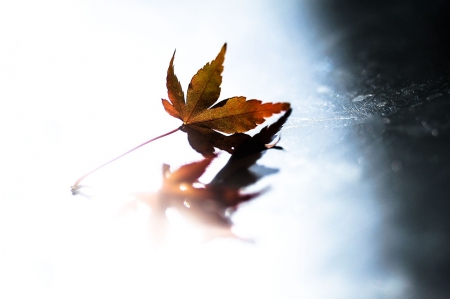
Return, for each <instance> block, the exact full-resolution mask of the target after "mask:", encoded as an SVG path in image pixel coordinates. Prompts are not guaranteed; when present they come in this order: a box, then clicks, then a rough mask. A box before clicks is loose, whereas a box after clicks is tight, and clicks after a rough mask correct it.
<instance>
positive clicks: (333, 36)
mask: <svg viewBox="0 0 450 299" xmlns="http://www.w3.org/2000/svg"><path fill="white" fill-rule="evenodd" d="M313 7H314V8H313V11H314V12H315V14H316V15H317V16H318V18H317V22H318V23H320V24H319V27H320V30H319V32H318V33H317V34H316V35H315V42H316V43H317V45H319V46H318V47H319V48H320V51H318V52H319V53H320V55H324V56H325V57H327V59H329V61H330V63H332V64H333V68H331V70H330V71H329V72H325V73H324V72H318V75H317V76H318V77H319V80H321V81H322V82H325V83H326V84H329V85H332V86H333V88H334V89H335V90H337V91H338V93H339V94H340V95H343V96H340V97H334V99H333V101H334V104H335V109H336V110H337V112H340V113H343V114H344V113H346V112H347V111H352V113H356V114H357V115H358V114H359V115H360V116H366V118H365V119H364V121H362V122H360V123H359V124H357V125H355V126H354V129H355V130H354V132H352V133H349V134H348V135H347V137H346V138H347V139H348V140H350V139H351V140H352V141H354V140H356V142H357V144H358V145H359V147H360V150H361V151H362V152H363V153H364V154H365V158H366V159H365V161H367V162H366V163H367V165H366V167H365V175H367V176H370V177H371V179H373V180H375V182H376V183H377V189H378V197H379V198H380V200H381V201H382V202H383V204H384V205H385V206H386V209H387V210H390V212H389V213H388V217H387V219H386V222H385V224H384V227H385V228H384V229H383V236H380V242H382V243H383V248H384V255H385V257H386V260H385V261H384V262H385V263H386V264H387V265H390V266H392V267H399V268H400V269H402V270H403V271H405V272H407V273H408V274H409V276H410V277H411V278H412V282H413V286H412V288H413V292H412V293H413V294H415V295H416V298H450V283H449V281H450V239H449V236H450V132H449V127H450V95H449V93H450V84H449V74H450V51H449V50H450V48H449V38H450V2H448V1H352V0H335V1H333V0H330V1H319V2H316V3H315V4H313ZM318 59H320V58H318ZM357 95H369V97H368V99H366V100H363V101H352V100H351V99H354V98H355V97H356V96H357Z"/></svg>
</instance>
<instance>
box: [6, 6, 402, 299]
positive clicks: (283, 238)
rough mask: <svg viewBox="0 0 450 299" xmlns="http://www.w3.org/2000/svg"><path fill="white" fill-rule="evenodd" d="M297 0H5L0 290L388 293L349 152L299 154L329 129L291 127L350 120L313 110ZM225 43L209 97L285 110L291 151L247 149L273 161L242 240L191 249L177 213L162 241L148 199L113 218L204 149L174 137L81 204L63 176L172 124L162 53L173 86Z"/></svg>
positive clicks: (96, 179) (393, 285) (128, 294)
mask: <svg viewBox="0 0 450 299" xmlns="http://www.w3.org/2000/svg"><path fill="white" fill-rule="evenodd" d="M307 4H308V2H307V1H304V2H297V1H269V0H267V1H256V0H255V1H245V2H244V1H234V0H228V1H140V0H135V1H120V0H117V1H106V0H105V1H100V0H96V1H46V0H44V1H2V2H1V3H0V103H1V106H0V140H1V147H0V165H1V170H0V182H1V191H0V197H1V198H0V242H1V243H0V297H2V298H83V299H85V298H375V296H386V295H389V296H390V297H389V298H396V296H400V294H402V291H403V289H404V288H405V286H407V282H406V281H405V280H404V278H403V276H402V275H401V273H390V272H389V273H388V272H386V271H385V270H383V267H381V266H379V265H378V261H379V252H378V249H377V248H378V247H377V244H376V233H377V231H378V230H377V227H378V226H379V222H380V221H381V220H380V217H381V216H380V211H379V207H377V206H376V205H375V204H374V202H373V201H371V200H370V198H371V195H370V194H371V190H372V189H371V188H372V187H371V186H370V185H369V184H366V183H363V182H362V181H361V177H360V169H359V166H358V164H357V163H356V164H355V163H352V162H349V161H346V160H333V161H330V160H326V158H323V159H319V160H311V159H309V158H310V153H311V152H314V150H315V148H314V146H316V147H317V148H318V147H326V145H327V144H329V143H332V142H333V140H336V139H339V136H338V135H336V134H335V133H336V132H332V133H333V135H331V134H330V135H326V132H329V131H324V132H325V134H323V132H322V131H321V133H320V134H318V135H317V136H316V135H315V133H317V129H315V128H316V127H317V126H319V127H320V128H323V127H324V125H323V122H319V123H320V125H317V124H316V125H315V123H314V122H312V123H309V122H308V125H304V124H303V123H304V121H310V120H311V119H314V118H318V119H319V118H322V119H323V118H327V117H328V118H329V119H331V120H330V124H331V126H332V127H337V128H341V127H344V126H345V125H343V124H342V123H341V122H340V121H343V120H346V119H348V118H346V117H340V118H339V117H338V118H335V117H334V116H331V118H330V116H329V115H324V113H323V112H321V107H326V106H327V103H325V102H321V100H320V94H321V93H324V92H325V93H326V92H331V91H330V89H329V88H330V87H327V86H320V84H316V83H314V78H312V76H311V75H310V74H311V72H310V71H311V70H313V69H315V68H316V69H317V65H314V62H313V61H312V58H311V57H312V54H313V53H315V49H314V45H312V44H311V42H310V41H311V40H310V38H309V37H310V33H311V31H313V30H314V27H313V26H314V24H313V23H310V19H311V16H310V15H309V11H308V9H307V8H308V5H307ZM224 42H227V43H228V52H227V54H226V59H225V71H224V74H223V76H224V77H223V78H224V79H223V84H222V95H221V98H227V97H230V96H236V95H245V96H248V97H250V98H258V99H261V100H264V101H289V102H291V103H292V104H293V107H294V114H293V116H292V117H291V119H290V121H289V123H288V124H287V125H286V128H285V129H284V133H283V134H284V135H283V138H282V143H283V145H284V146H285V147H286V149H287V151H286V152H281V151H274V152H270V153H268V154H267V155H266V156H265V157H264V159H263V160H262V161H261V163H262V164H264V165H266V166H267V167H274V168H279V169H280V172H279V173H278V174H275V175H273V176H269V177H267V178H264V179H263V181H262V182H261V184H260V185H258V186H257V187H256V189H257V188H258V187H261V188H263V187H265V186H269V185H270V186H271V187H272V189H271V191H270V192H268V193H267V194H265V195H264V196H262V197H261V198H259V199H257V200H255V201H254V202H252V203H250V204H248V205H245V206H244V207H243V208H242V210H241V211H239V212H238V213H237V214H236V217H235V219H234V220H235V221H236V223H237V226H236V229H237V231H238V232H241V233H242V234H243V235H244V236H246V237H249V238H252V239H254V240H255V243H254V244H251V243H245V242H241V241H236V240H221V239H219V240H215V241H212V242H210V243H206V244H203V243H201V242H200V241H199V240H198V236H197V234H196V232H195V231H190V230H188V229H186V225H185V224H183V223H181V224H179V225H178V226H177V225H176V223H175V227H177V228H176V229H174V232H173V235H172V237H171V239H170V240H169V242H168V244H166V246H165V247H163V248H159V249H155V248H153V247H152V246H151V242H150V238H149V227H148V217H149V214H148V211H147V210H146V209H145V208H143V207H141V209H138V210H137V211H135V212H131V213H128V214H126V215H122V216H118V213H119V211H120V209H121V207H122V206H123V205H124V204H126V203H127V202H128V201H129V200H131V199H132V196H131V194H132V193H134V192H141V191H151V190H157V188H158V186H159V184H160V173H161V171H160V169H161V165H162V163H164V162H166V163H170V164H171V165H173V166H175V167H176V166H179V165H181V164H183V163H188V162H191V161H195V160H198V159H199V158H200V156H199V155H198V154H196V153H195V152H194V151H193V150H192V149H190V148H189V145H188V143H187V141H186V136H185V135H183V134H182V133H176V134H175V135H171V136H170V137H166V138H165V139H163V140H158V141H156V142H155V143H153V144H151V145H147V146H146V147H144V148H142V149H140V150H139V151H137V152H135V153H133V154H132V155H130V156H128V157H126V158H123V159H122V160H120V161H117V162H115V163H114V164H112V165H110V166H107V167H106V168H104V169H103V170H101V171H99V172H98V173H96V174H94V175H92V177H89V178H88V179H86V181H84V182H83V184H85V185H88V186H89V187H87V188H85V189H84V190H85V192H86V193H87V194H89V195H91V199H87V198H85V197H82V196H78V197H73V196H72V195H71V194H70V192H69V187H70V186H71V184H72V183H73V182H74V181H75V180H76V179H77V178H78V177H79V176H80V175H82V174H84V173H85V172H87V171H88V170H90V169H92V168H94V167H96V166H98V165H99V164H101V163H103V162H105V161H107V160H109V159H110V158H112V157H114V156H116V155H117V154H119V153H122V152H124V151H126V150H128V149H129V148H131V147H133V146H135V145H137V144H139V143H141V142H143V141H145V140H147V139H149V138H151V137H154V136H157V135H159V134H162V133H165V132H167V131H169V130H172V129H174V128H176V127H177V126H179V125H180V123H179V121H178V120H176V119H172V118H171V117H170V116H168V115H167V114H166V113H165V112H164V110H163V108H162V105H161V101H160V99H161V98H162V97H166V94H167V92H166V88H165V76H166V71H167V67H168V63H169V60H170V57H171V55H172V53H173V51H174V49H175V48H176V49H177V55H176V59H175V72H176V74H177V75H178V77H179V79H180V81H181V83H182V85H183V87H184V90H186V89H187V84H188V82H189V80H190V78H191V76H192V75H193V74H194V73H195V72H196V71H197V69H199V68H200V67H202V66H203V65H204V64H205V63H206V62H208V61H210V60H211V59H213V58H214V57H215V56H216V55H217V53H218V51H219V50H220V47H221V46H222V45H223V43H224ZM319 67H320V66H319ZM322 67H323V65H322ZM325 67H328V66H326V65H325ZM349 119H351V118H349ZM336 121H338V125H336ZM337 132H338V133H339V132H342V131H340V130H337ZM314 136H315V137H314ZM304 140H309V142H310V143H311V144H313V145H314V146H312V147H308V146H306V145H305V144H304V142H305V141H304ZM330 140H331V141H330ZM314 156H315V155H314ZM224 158H226V155H225V156H224ZM220 163H222V162H220V161H219V165H217V166H213V167H212V168H211V170H210V171H211V173H214V170H217V169H219V167H220ZM214 167H215V168H214ZM319 180H320V182H321V183H320V185H319V184H318V183H317V182H318V181H319ZM351 187H353V188H354V189H355V191H354V192H353V191H352V192H350V193H349V192H348V191H347V190H351ZM330 194H333V196H334V197H333V198H329V195H330ZM361 198H364V199H365V200H364V201H361V200H360V199H361ZM349 206H351V207H352V209H351V210H350V211H349V210H348V207H349ZM342 219H344V221H342ZM175 222H176V221H175ZM355 240H356V241H355ZM355 242H356V243H355ZM349 244H350V245H349ZM376 298H384V297H376ZM399 298H400V297H399Z"/></svg>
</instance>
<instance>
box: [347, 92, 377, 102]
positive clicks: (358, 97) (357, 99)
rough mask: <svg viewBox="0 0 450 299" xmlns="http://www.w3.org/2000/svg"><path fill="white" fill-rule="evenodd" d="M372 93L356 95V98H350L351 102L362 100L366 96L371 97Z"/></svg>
mask: <svg viewBox="0 0 450 299" xmlns="http://www.w3.org/2000/svg"><path fill="white" fill-rule="evenodd" d="M373 96H374V95H373V94H371V93H369V94H366V95H362V94H361V95H359V96H357V97H356V98H353V100H352V102H353V103H355V102H362V101H364V100H365V99H367V98H371V97H373Z"/></svg>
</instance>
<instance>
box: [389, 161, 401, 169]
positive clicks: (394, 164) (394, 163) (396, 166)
mask: <svg viewBox="0 0 450 299" xmlns="http://www.w3.org/2000/svg"><path fill="white" fill-rule="evenodd" d="M391 168H392V170H393V171H395V172H397V171H400V169H402V162H400V161H397V160H396V161H392V163H391Z"/></svg>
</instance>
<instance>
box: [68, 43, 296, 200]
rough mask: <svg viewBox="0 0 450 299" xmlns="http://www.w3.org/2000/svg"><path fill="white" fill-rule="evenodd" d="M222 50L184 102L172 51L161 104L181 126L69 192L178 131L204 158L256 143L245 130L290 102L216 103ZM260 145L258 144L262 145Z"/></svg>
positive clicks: (236, 100)
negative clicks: (215, 152) (180, 122)
mask: <svg viewBox="0 0 450 299" xmlns="http://www.w3.org/2000/svg"><path fill="white" fill-rule="evenodd" d="M225 51H226V44H224V46H223V47H222V49H221V50H220V52H219V54H218V55H217V57H216V58H215V59H214V60H213V61H211V62H210V63H207V64H206V65H205V66H203V68H201V69H200V70H199V71H198V72H197V73H196V74H195V75H194V76H193V77H192V79H191V82H190V83H189V87H188V90H187V98H186V101H185V100H184V93H183V89H182V88H181V84H180V82H179V81H178V78H177V77H176V75H175V72H174V66H173V61H174V58H175V52H174V53H173V56H172V59H171V60H170V64H169V68H168V70H167V78H166V85H167V91H168V98H169V100H165V99H162V104H163V106H164V109H165V110H166V112H167V113H169V114H170V115H171V116H173V117H176V118H178V119H180V120H181V121H182V122H183V125H182V126H181V127H179V128H176V129H174V130H172V131H169V132H167V133H165V134H162V135H160V136H158V137H155V138H152V139H150V140H147V141H146V142H144V143H142V144H140V145H138V146H135V147H134V148H132V149H130V150H128V151H127V152H125V153H123V154H121V155H119V156H117V157H116V158H114V159H112V160H110V161H108V162H106V163H104V164H102V165H100V166H99V167H97V168H95V169H93V170H91V171H89V172H88V173H86V174H84V175H83V176H81V177H79V178H78V179H77V180H76V181H75V183H74V184H73V185H72V187H71V191H72V194H73V195H76V194H82V193H81V192H80V189H81V188H82V186H81V185H80V183H81V181H83V180H84V179H85V178H86V177H87V176H89V175H91V174H92V173H94V172H96V171H97V170H99V169H101V168H103V167H104V166H106V165H108V164H109V163H112V162H114V161H115V160H117V159H119V158H121V157H123V156H125V155H128V154H129V153H131V152H133V151H135V150H136V149H138V148H140V147H142V146H144V145H146V144H148V143H150V142H153V141H155V140H157V139H160V138H162V137H165V136H168V135H170V134H173V133H175V132H177V131H179V130H182V131H184V132H186V133H187V135H188V141H189V144H190V145H191V146H192V148H193V149H195V150H196V151H197V152H199V153H201V154H202V155H203V156H205V157H213V156H214V148H218V149H221V150H225V151H227V152H229V153H233V152H234V150H235V149H236V148H241V149H242V146H241V145H242V144H248V145H251V146H255V143H254V141H255V140H256V139H255V138H252V137H250V136H249V135H247V134H245V132H247V131H249V130H251V129H254V128H255V127H256V126H257V125H260V124H262V123H263V122H264V121H265V119H266V118H268V117H271V116H272V115H273V114H276V113H280V112H282V111H286V110H289V109H290V104H289V103H262V102H261V101H260V100H255V99H252V100H247V99H246V98H245V97H242V96H239V97H232V98H229V99H225V100H222V101H220V102H217V100H218V99H219V95H220V85H221V83H222V71H223V62H224V59H225ZM266 135H267V134H266ZM249 140H253V142H252V141H250V143H249ZM259 147H261V144H260V145H259ZM263 148H264V145H263ZM241 151H242V150H241ZM244 151H245V150H244Z"/></svg>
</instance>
